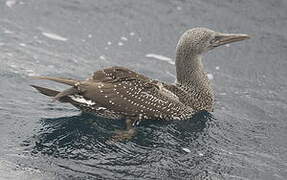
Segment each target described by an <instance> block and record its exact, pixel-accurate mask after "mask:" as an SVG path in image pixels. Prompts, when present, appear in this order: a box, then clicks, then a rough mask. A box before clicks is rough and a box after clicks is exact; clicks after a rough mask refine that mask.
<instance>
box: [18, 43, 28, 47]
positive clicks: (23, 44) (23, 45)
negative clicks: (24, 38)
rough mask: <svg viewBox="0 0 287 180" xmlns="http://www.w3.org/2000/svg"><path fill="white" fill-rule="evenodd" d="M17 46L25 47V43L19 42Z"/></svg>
mask: <svg viewBox="0 0 287 180" xmlns="http://www.w3.org/2000/svg"><path fill="white" fill-rule="evenodd" d="M19 46H22V47H26V46H27V45H26V44H25V43H20V44H19Z"/></svg>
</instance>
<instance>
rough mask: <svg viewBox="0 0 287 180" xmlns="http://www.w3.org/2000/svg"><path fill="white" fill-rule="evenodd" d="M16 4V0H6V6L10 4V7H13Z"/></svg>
mask: <svg viewBox="0 0 287 180" xmlns="http://www.w3.org/2000/svg"><path fill="white" fill-rule="evenodd" d="M15 4H16V1H15V0H8V1H6V6H8V7H9V8H12V7H13V6H14V5H15Z"/></svg>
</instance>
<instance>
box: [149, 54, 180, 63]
mask: <svg viewBox="0 0 287 180" xmlns="http://www.w3.org/2000/svg"><path fill="white" fill-rule="evenodd" d="M145 57H148V58H155V59H157V60H160V61H165V62H167V63H169V64H172V65H174V64H175V62H174V61H173V60H172V59H171V58H169V57H166V56H163V55H160V54H146V55H145Z"/></svg>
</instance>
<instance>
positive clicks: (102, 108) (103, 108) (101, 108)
mask: <svg viewBox="0 0 287 180" xmlns="http://www.w3.org/2000/svg"><path fill="white" fill-rule="evenodd" d="M105 109H107V108H105V107H98V108H97V109H96V110H105Z"/></svg>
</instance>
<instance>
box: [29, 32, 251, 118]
mask: <svg viewBox="0 0 287 180" xmlns="http://www.w3.org/2000/svg"><path fill="white" fill-rule="evenodd" d="M247 38H248V36H247V35H244V34H237V35H236V34H223V33H217V32H214V31H212V30H209V29H206V28H194V29H191V30H188V31H187V32H185V33H184V34H183V35H182V36H181V38H180V40H179V43H178V45H177V50H176V72H177V83H176V84H167V83H163V82H160V81H157V80H153V79H150V78H148V77H146V76H144V75H141V74H138V73H136V72H134V71H131V70H129V69H127V68H124V67H110V68H106V69H102V70H99V71H96V72H95V73H94V74H93V75H92V76H91V77H90V78H88V79H87V80H84V81H78V80H72V79H63V78H51V77H38V78H40V79H48V80H53V81H56V82H60V83H64V84H67V85H70V86H72V87H71V88H69V89H67V90H65V91H63V92H58V91H55V90H51V89H47V88H43V87H40V86H35V85H33V87H34V88H36V89H37V90H38V91H39V92H41V93H42V94H45V95H48V96H52V97H54V99H55V100H59V101H60V102H69V103H71V104H73V105H74V106H76V107H77V108H79V109H81V110H83V111H88V112H94V113H96V114H97V115H99V116H103V117H107V118H113V119H118V118H127V119H130V120H133V122H138V120H143V119H164V120H180V119H186V118H189V117H191V116H192V115H193V114H194V113H196V112H198V111H201V110H206V111H212V108H213V107H212V106H213V101H214V96H213V92H212V88H211V86H210V82H209V80H208V78H207V76H206V73H205V72H204V69H203V65H202V60H201V54H203V53H204V52H206V51H208V50H210V49H213V48H214V47H217V46H220V45H223V44H226V43H230V42H235V41H239V40H243V39H247Z"/></svg>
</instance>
